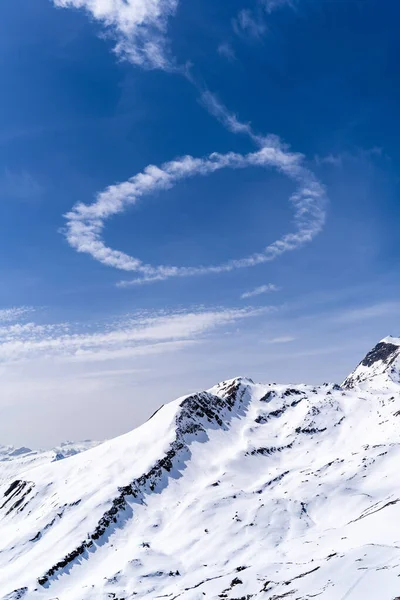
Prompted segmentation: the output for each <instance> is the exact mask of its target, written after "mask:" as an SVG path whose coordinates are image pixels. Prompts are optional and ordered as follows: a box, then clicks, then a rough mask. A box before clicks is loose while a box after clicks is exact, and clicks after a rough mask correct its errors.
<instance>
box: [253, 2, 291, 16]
mask: <svg viewBox="0 0 400 600" xmlns="http://www.w3.org/2000/svg"><path fill="white" fill-rule="evenodd" d="M261 4H262V5H263V7H264V9H265V10H266V12H268V13H271V12H273V11H274V10H277V9H278V8H284V7H285V6H288V7H290V8H294V0H261Z"/></svg>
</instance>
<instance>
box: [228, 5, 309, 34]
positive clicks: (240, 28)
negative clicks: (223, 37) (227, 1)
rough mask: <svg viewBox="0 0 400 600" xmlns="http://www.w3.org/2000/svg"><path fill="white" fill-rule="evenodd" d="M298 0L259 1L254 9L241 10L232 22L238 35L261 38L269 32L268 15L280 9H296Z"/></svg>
mask: <svg viewBox="0 0 400 600" xmlns="http://www.w3.org/2000/svg"><path fill="white" fill-rule="evenodd" d="M296 3H297V0H257V3H256V7H255V8H254V9H249V8H244V9H241V10H240V11H239V12H238V14H237V16H236V18H235V19H233V21H232V27H233V30H234V31H235V33H236V34H237V35H241V36H249V37H251V38H255V39H257V38H260V37H261V36H262V35H264V33H265V32H266V31H267V20H266V15H270V14H271V13H273V12H275V11H276V10H278V9H280V8H285V7H287V8H295V5H296Z"/></svg>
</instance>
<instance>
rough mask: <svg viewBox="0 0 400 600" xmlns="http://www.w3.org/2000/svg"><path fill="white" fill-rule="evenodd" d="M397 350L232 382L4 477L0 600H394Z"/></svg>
mask: <svg viewBox="0 0 400 600" xmlns="http://www.w3.org/2000/svg"><path fill="white" fill-rule="evenodd" d="M399 349H400V341H399V340H395V339H394V338H393V339H392V338H390V341H389V339H387V340H384V341H382V342H381V343H380V344H378V346H376V348H374V349H373V350H372V351H371V352H370V353H369V354H368V355H367V356H366V358H365V359H364V360H363V361H362V362H361V363H360V365H359V367H357V369H356V370H355V371H354V372H353V373H352V375H351V376H349V378H347V379H346V381H345V383H344V384H343V386H342V387H341V386H338V385H333V384H325V385H322V386H307V385H276V384H268V383H267V384H260V383H254V382H253V381H252V380H250V379H246V378H236V379H233V380H230V381H226V382H222V383H220V384H218V385H216V386H215V387H214V388H212V389H210V390H208V391H205V392H200V393H198V394H192V395H190V396H187V397H184V398H180V399H178V400H176V401H174V402H172V403H170V404H167V405H165V406H163V407H162V408H161V409H160V410H159V411H157V413H156V414H155V415H154V416H153V417H152V418H151V419H150V420H149V421H148V422H147V423H145V424H144V425H143V426H141V427H139V428H138V429H136V430H134V431H132V432H131V433H129V434H126V435H124V436H121V437H119V438H116V439H115V440H111V441H108V442H105V443H103V444H101V445H99V446H97V447H95V448H93V449H90V450H88V451H86V452H83V453H81V454H77V455H75V456H71V457H69V458H66V459H65V460H56V461H54V462H47V463H45V464H40V465H39V466H36V467H34V466H32V465H29V464H28V465H27V468H26V469H22V470H21V469H19V470H17V471H16V472H15V477H12V476H11V475H12V473H11V472H10V470H8V477H7V481H5V480H4V478H3V485H2V486H1V487H0V500H1V501H0V531H1V533H2V535H1V536H0V598H2V599H3V600H6V599H7V600H16V599H17V598H21V599H24V600H26V599H30V598H32V599H33V600H34V599H36V598H37V599H38V600H39V599H43V600H44V599H46V600H54V599H55V598H58V599H59V600H99V599H106V598H107V599H110V598H114V599H115V600H133V599H135V600H138V599H140V598H143V599H144V598H146V599H149V600H150V599H151V600H153V599H155V598H168V599H170V600H175V599H177V598H179V599H182V600H199V599H203V598H210V600H211V599H212V600H215V599H217V598H227V599H230V600H250V599H261V598H262V599H265V600H278V599H286V598H293V600H295V599H296V600H305V599H310V598H314V597H318V598H321V599H322V600H344V599H345V598H346V599H349V600H366V599H371V600H372V599H374V600H376V598H379V599H380V600H394V599H395V598H396V597H397V596H399V595H400V526H399V527H398V526H397V522H399V517H400V494H399V492H398V488H399V485H398V481H397V479H398V464H399V458H400V456H399V455H400V435H399V431H400V429H399V423H400V421H399V419H400V416H399V415H400V394H399V392H400V386H399V383H398V379H396V369H397V368H398V356H399ZM1 465H2V463H1V462H0V473H1Z"/></svg>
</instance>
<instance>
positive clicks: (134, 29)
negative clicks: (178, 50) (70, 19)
mask: <svg viewBox="0 0 400 600" xmlns="http://www.w3.org/2000/svg"><path fill="white" fill-rule="evenodd" d="M53 2H54V4H55V5H56V6H59V7H63V8H80V9H84V10H86V11H87V12H88V13H89V14H90V15H91V16H92V17H93V18H94V19H96V20H97V21H99V22H100V23H102V24H103V25H104V26H105V27H106V28H107V30H108V31H109V33H110V34H111V35H112V36H113V37H114V38H115V39H116V46H115V52H116V53H117V54H118V55H120V56H122V57H124V58H126V59H128V60H129V61H130V62H132V63H134V64H136V65H140V66H141V67H145V68H149V69H154V68H158V69H164V70H171V69H174V63H173V60H172V59H171V57H170V56H169V52H168V42H167V38H166V31H167V25H168V19H169V18H170V17H172V16H173V15H174V14H175V12H176V10H177V7H178V0H53Z"/></svg>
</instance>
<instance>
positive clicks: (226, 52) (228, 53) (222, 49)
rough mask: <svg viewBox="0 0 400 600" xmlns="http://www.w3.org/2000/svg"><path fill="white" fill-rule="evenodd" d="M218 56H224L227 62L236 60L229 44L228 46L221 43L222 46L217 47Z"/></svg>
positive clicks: (225, 43) (226, 43)
mask: <svg viewBox="0 0 400 600" xmlns="http://www.w3.org/2000/svg"><path fill="white" fill-rule="evenodd" d="M218 54H220V55H221V56H224V57H225V58H227V59H228V60H229V61H234V60H236V55H235V51H234V49H233V48H232V46H231V45H230V44H228V42H223V43H222V44H220V45H219V46H218Z"/></svg>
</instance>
